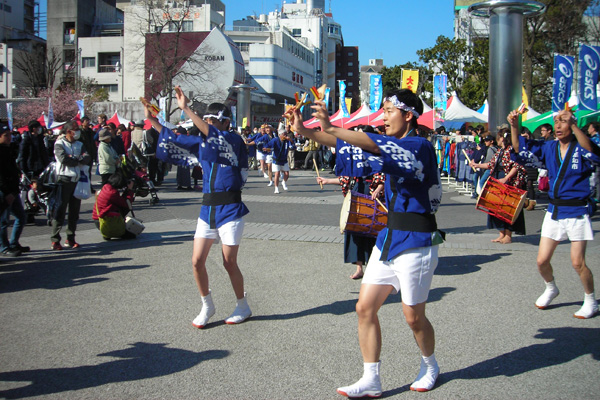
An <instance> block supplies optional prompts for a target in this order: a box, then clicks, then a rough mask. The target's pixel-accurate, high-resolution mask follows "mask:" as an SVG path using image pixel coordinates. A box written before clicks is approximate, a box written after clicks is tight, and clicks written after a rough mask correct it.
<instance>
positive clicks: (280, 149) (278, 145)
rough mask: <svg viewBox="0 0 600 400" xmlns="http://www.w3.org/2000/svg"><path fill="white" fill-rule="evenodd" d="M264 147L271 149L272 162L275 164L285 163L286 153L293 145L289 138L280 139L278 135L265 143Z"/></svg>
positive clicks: (293, 147)
mask: <svg viewBox="0 0 600 400" xmlns="http://www.w3.org/2000/svg"><path fill="white" fill-rule="evenodd" d="M265 148H267V149H272V151H271V154H273V163H275V164H277V165H285V163H287V155H288V152H289V151H290V150H292V151H293V150H294V149H295V146H294V144H293V143H292V142H290V141H289V140H281V139H279V136H278V137H276V138H274V139H271V140H270V141H269V143H267V144H266V145H265Z"/></svg>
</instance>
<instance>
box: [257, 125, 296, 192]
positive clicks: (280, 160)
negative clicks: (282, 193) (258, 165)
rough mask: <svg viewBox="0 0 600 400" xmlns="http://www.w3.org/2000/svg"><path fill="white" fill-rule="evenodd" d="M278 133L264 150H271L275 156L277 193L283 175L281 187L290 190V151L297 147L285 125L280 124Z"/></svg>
mask: <svg viewBox="0 0 600 400" xmlns="http://www.w3.org/2000/svg"><path fill="white" fill-rule="evenodd" d="M277 133H278V135H277V137H275V138H273V139H271V140H270V141H269V142H268V143H267V144H265V146H264V150H265V151H268V152H270V153H271V156H272V158H273V173H274V178H273V180H274V181H275V194H278V193H279V178H280V177H283V179H282V181H281V187H283V190H288V187H287V180H288V178H289V177H290V166H289V164H288V152H290V151H294V150H295V149H296V146H295V145H294V140H293V139H291V138H288V137H287V133H286V131H285V125H283V124H280V125H279V129H278V131H277Z"/></svg>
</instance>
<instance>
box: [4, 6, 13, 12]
mask: <svg viewBox="0 0 600 400" xmlns="http://www.w3.org/2000/svg"><path fill="white" fill-rule="evenodd" d="M4 12H7V13H9V12H12V7H11V6H9V5H8V4H5V5H4Z"/></svg>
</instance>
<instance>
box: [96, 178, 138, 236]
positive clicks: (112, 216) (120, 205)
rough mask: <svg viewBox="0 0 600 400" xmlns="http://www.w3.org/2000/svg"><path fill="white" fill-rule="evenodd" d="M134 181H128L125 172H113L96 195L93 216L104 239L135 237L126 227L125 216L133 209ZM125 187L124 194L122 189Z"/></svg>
mask: <svg viewBox="0 0 600 400" xmlns="http://www.w3.org/2000/svg"><path fill="white" fill-rule="evenodd" d="M133 185H134V182H133V181H132V180H130V181H127V179H126V178H125V176H124V174H123V172H121V171H117V172H115V173H114V174H112V175H111V176H110V177H109V178H108V180H107V182H106V184H105V185H104V186H102V189H101V190H100V192H99V193H98V196H97V197H96V204H95V205H94V209H93V210H92V218H93V219H94V224H95V225H96V228H98V229H99V230H100V233H102V237H103V238H104V240H110V239H134V238H135V237H136V235H135V234H133V233H131V232H129V231H127V230H126V229H125V216H126V215H127V213H128V212H129V211H130V210H131V203H132V202H133V197H134V190H133ZM123 188H125V190H124V191H123V194H121V193H120V192H119V190H120V189H123Z"/></svg>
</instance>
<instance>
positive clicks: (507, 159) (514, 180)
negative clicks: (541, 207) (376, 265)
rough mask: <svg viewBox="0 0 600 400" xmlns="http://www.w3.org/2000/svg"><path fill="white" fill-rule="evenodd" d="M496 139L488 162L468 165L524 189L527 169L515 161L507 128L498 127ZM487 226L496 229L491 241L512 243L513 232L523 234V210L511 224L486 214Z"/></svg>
mask: <svg viewBox="0 0 600 400" xmlns="http://www.w3.org/2000/svg"><path fill="white" fill-rule="evenodd" d="M496 140H497V141H498V147H499V150H498V151H497V152H496V154H494V156H493V157H492V160H491V161H490V162H489V163H476V162H474V161H473V160H471V161H470V162H469V165H470V166H471V167H473V168H481V169H487V170H489V171H490V176H491V177H492V178H495V179H497V180H498V181H499V182H500V183H502V184H504V185H509V186H514V187H516V188H518V189H521V190H526V186H527V171H526V170H525V168H524V167H523V166H522V165H521V164H519V163H517V162H516V161H515V159H516V154H515V152H514V150H513V147H512V142H511V137H510V131H509V130H508V128H504V127H502V128H500V129H499V130H498V135H497V136H496ZM487 227H488V229H498V232H499V235H498V237H497V238H496V239H492V242H495V243H501V244H509V243H512V235H513V232H514V233H516V234H517V235H525V216H524V214H523V210H522V209H521V210H520V211H519V215H518V217H517V219H516V221H515V222H514V223H513V224H510V223H508V222H505V221H503V220H501V219H499V218H496V217H494V216H492V215H489V214H488V220H487Z"/></svg>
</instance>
